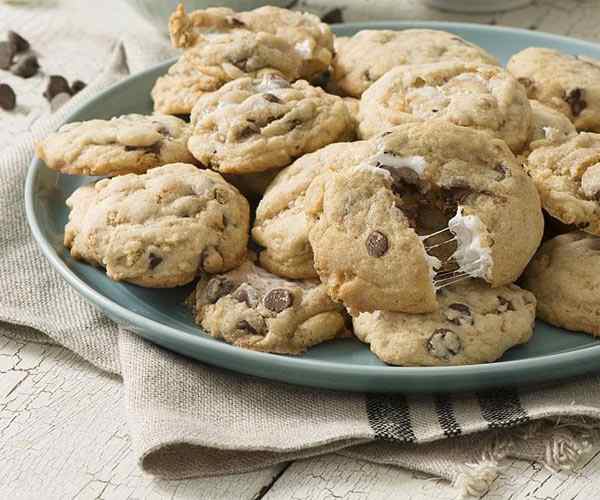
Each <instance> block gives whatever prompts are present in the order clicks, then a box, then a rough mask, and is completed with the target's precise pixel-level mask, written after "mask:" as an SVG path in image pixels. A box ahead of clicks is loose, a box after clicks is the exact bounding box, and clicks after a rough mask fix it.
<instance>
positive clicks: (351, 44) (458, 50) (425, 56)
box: [332, 29, 498, 97]
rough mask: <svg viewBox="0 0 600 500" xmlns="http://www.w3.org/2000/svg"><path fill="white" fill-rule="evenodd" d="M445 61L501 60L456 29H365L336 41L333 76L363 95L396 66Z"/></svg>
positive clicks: (349, 90) (346, 89) (356, 94)
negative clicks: (457, 32) (466, 39)
mask: <svg viewBox="0 0 600 500" xmlns="http://www.w3.org/2000/svg"><path fill="white" fill-rule="evenodd" d="M442 61H462V62H470V63H475V64H477V63H480V64H493V65H497V64H498V61H497V60H496V59H495V58H494V56H492V55H491V54H489V53H488V52H486V51H485V50H484V49H482V48H481V47H478V46H476V45H474V44H471V43H469V42H467V41H465V40H463V39H462V38H460V37H459V36H457V35H455V34H453V33H447V32H445V31H436V30H424V29H408V30H402V31H391V30H363V31H359V32H358V33H356V34H355V35H354V36H352V37H351V38H343V39H342V40H340V41H339V43H338V42H337V41H336V55H335V58H334V60H333V64H332V66H333V70H334V71H333V79H334V81H335V85H336V86H337V87H338V88H339V89H340V90H341V91H342V92H344V93H345V94H347V95H350V96H353V97H360V96H361V94H362V93H363V92H364V91H365V90H367V89H368V88H369V87H370V86H371V85H372V84H373V83H375V82H376V81H377V80H379V78H381V77H382V76H383V75H384V74H385V73H387V72H388V71H389V70H391V69H392V68H395V67H397V66H408V65H412V64H427V63H437V62H442Z"/></svg>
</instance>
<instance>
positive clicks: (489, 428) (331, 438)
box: [0, 25, 600, 494]
mask: <svg viewBox="0 0 600 500" xmlns="http://www.w3.org/2000/svg"><path fill="white" fill-rule="evenodd" d="M54 29H55V30H56V32H55V33H54V34H55V36H60V33H61V30H60V27H59V28H56V26H55V27H54ZM131 33H132V34H131V35H128V36H126V37H122V41H121V43H119V44H116V45H115V48H114V50H112V54H109V48H110V47H111V46H112V45H113V44H112V43H107V40H103V41H102V43H98V52H97V54H99V56H98V57H100V55H103V54H104V55H105V56H106V57H105V60H106V61H107V62H106V63H104V64H101V66H102V67H103V71H102V72H101V73H100V74H99V76H97V77H96V78H95V79H94V80H93V81H92V82H91V83H90V85H89V86H88V87H87V88H86V89H85V90H84V91H82V92H81V93H80V94H78V95H77V96H76V97H75V98H73V99H72V100H71V101H70V102H69V103H67V104H66V105H65V106H64V107H63V108H61V109H60V110H59V111H58V112H56V113H55V114H52V115H50V116H48V117H46V118H44V119H39V120H36V121H35V123H34V124H33V125H31V126H29V127H27V129H26V130H23V131H21V133H19V134H13V135H12V139H11V140H10V141H7V140H6V136H5V137H0V144H4V146H2V149H0V221H1V222H2V225H1V226H0V283H1V285H0V334H2V335H5V336H9V337H12V338H15V339H20V340H23V339H25V340H28V341H32V340H34V341H40V342H56V343H59V344H61V345H63V346H64V347H66V348H68V349H71V350H72V351H74V352H76V353H78V354H79V355H81V356H82V357H83V358H85V359H86V360H88V361H89V362H90V363H92V364H94V365H96V366H97V367H99V368H101V369H102V370H105V371H106V372H110V373H114V374H119V375H120V376H121V377H122V379H123V383H124V384H125V389H126V390H125V398H126V401H125V405H126V408H127V418H128V424H129V429H130V433H131V437H132V441H133V445H134V449H135V451H136V453H137V454H138V456H139V461H140V465H141V466H142V467H143V468H144V469H145V470H146V471H148V472H150V473H152V474H155V475H157V476H160V477H163V478H169V479H177V478H187V477H193V476H208V475H217V474H230V473H239V472H244V471H250V470H254V469H257V468H261V467H266V466H269V465H272V464H275V463H278V462H283V461H289V460H293V459H296V458H303V457H309V456H315V455H319V454H323V453H329V452H336V453H340V454H343V455H347V456H351V457H355V458H359V459H364V460H369V461H373V462H379V463H385V464H392V465H397V466H400V467H406V468H409V469H414V470H419V471H423V472H427V473H430V474H433V475H436V476H439V477H443V478H446V479H448V480H449V481H452V482H453V483H455V484H456V485H457V487H458V488H459V490H460V491H462V492H463V493H472V494H480V493H482V492H485V491H486V489H487V488H488V486H489V484H490V483H491V482H492V481H493V480H494V479H495V478H496V476H497V475H498V473H499V472H500V471H501V464H502V460H503V459H504V458H506V457H519V458H526V459H533V460H537V461H540V462H543V463H545V464H546V465H547V466H548V467H551V468H552V469H556V470H559V469H572V468H574V467H575V466H576V465H577V464H578V462H579V461H580V460H581V459H582V458H583V457H584V456H586V454H588V453H589V452H591V451H592V450H593V447H594V446H595V444H596V443H597V442H598V441H599V438H600V433H599V430H598V429H599V428H600V378H599V377H587V378H582V379H579V380H576V381H570V382H566V383H563V384H559V385H555V386H551V387H545V388H537V389H531V388H529V389H523V390H519V389H515V388H512V389H508V388H507V389H504V390H496V391H488V392H484V393H477V394H464V395H434V396H423V397H416V396H404V395H377V394H358V393H343V392H334V391H324V390H316V389H311V388H303V387H298V386H292V385H286V384H281V383H275V382H270V381H267V380H263V379H258V378H254V377H249V376H244V375H239V374H235V373H232V372H228V371H226V370H223V369H219V368H215V367H211V366H207V365H203V364H201V363H199V362H195V361H191V360H189V359H186V358H183V357H181V356H178V355H176V354H173V353H171V352H168V351H166V350H164V349H162V348H160V347H157V346H155V345H152V344H150V343H148V342H146V341H144V340H142V339H141V338H139V337H138V336H136V335H134V334H133V333H130V332H127V331H124V330H120V329H119V328H118V327H117V326H116V325H115V324H114V323H112V322H111V321H110V320H108V319H107V318H105V317H104V316H102V314H100V313H99V312H98V311H97V310H96V309H94V308H93V307H92V306H90V305H89V304H87V303H86V302H85V301H84V300H83V299H82V298H81V297H80V296H79V295H78V294H77V293H76V292H75V291H74V290H73V289H72V288H70V287H69V286H68V285H67V284H66V283H65V282H64V281H63V280H62V279H61V278H60V276H59V275H58V274H57V273H56V272H54V270H53V269H52V268H51V267H50V266H49V264H48V262H47V261H46V260H45V258H44V257H43V256H42V254H41V253H40V251H39V250H38V249H37V246H36V244H35V243H34V241H33V239H32V237H31V235H30V232H29V229H28V226H27V222H26V219H25V213H24V205H23V188H24V179H25V176H26V172H27V168H28V165H29V163H30V161H31V159H32V156H33V146H34V144H35V142H36V141H37V140H39V139H40V138H42V137H43V136H44V135H45V134H47V133H48V132H49V131H51V130H53V129H55V128H56V127H57V126H58V125H59V124H60V123H61V122H62V120H63V119H64V117H65V116H66V115H67V114H68V113H69V112H71V111H72V110H73V109H75V108H76V107H77V106H79V105H81V103H83V102H84V101H85V100H86V99H88V98H89V97H90V96H92V95H94V94H95V93H97V92H98V91H100V90H101V89H103V88H105V87H107V86H108V85H110V84H112V83H114V82H116V81H118V80H120V79H122V78H124V77H125V76H127V74H128V73H129V72H130V71H138V70H140V69H142V68H144V67H147V66H148V65H150V64H153V63H156V62H157V61H159V60H161V59H163V58H165V57H168V56H169V55H171V54H172V51H171V49H170V48H169V47H168V45H167V43H166V41H165V40H163V39H162V38H160V36H158V35H155V34H154V33H153V32H152V31H151V30H149V29H146V28H144V27H143V26H142V25H139V27H138V31H132V32H131ZM71 34H72V32H71ZM45 36H49V35H48V34H47V33H46V32H45ZM31 41H32V42H33V43H36V40H31ZM94 57H96V56H94ZM0 116H1V119H2V125H4V123H5V122H4V120H6V123H8V124H9V127H8V128H10V126H14V124H15V123H16V122H15V119H12V118H5V116H4V115H0ZM10 120H12V121H10ZM2 139H3V140H4V143H2V142H1V140H2ZM9 142H10V143H11V145H7V144H8V143H9Z"/></svg>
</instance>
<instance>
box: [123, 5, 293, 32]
mask: <svg viewBox="0 0 600 500" xmlns="http://www.w3.org/2000/svg"><path fill="white" fill-rule="evenodd" d="M126 1H127V3H129V4H130V5H131V6H132V7H133V8H134V9H135V10H136V11H137V12H139V13H140V14H141V15H142V16H144V17H145V18H146V19H147V20H148V21H150V22H151V23H152V24H153V25H154V26H155V27H156V28H157V29H159V30H160V31H162V32H164V33H168V31H169V16H170V15H171V13H172V12H173V11H174V10H175V8H176V7H177V5H179V4H180V3H181V0H126ZM183 3H184V5H185V8H186V10H187V11H188V12H190V11H192V10H196V9H206V8H208V7H230V8H232V9H234V10H252V9H256V8H257V7H262V6H263V5H275V6H276V7H286V6H287V5H289V4H290V3H292V0H186V1H185V2H183Z"/></svg>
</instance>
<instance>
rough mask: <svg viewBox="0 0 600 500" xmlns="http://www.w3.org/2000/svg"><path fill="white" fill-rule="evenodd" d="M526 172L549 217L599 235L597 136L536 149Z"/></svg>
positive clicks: (579, 136)
mask: <svg viewBox="0 0 600 500" xmlns="http://www.w3.org/2000/svg"><path fill="white" fill-rule="evenodd" d="M526 168H527V170H528V172H529V174H530V175H531V178H532V179H533V182H535V185H536V187H537V188H538V191H539V193H540V197H541V199H542V203H543V205H544V208H545V209H546V210H547V211H548V212H549V213H550V215H552V216H553V217H555V218H557V219H558V220H560V221H561V222H563V223H565V224H575V225H576V226H577V227H578V228H579V229H582V230H583V231H586V232H588V233H591V234H596V235H600V134H594V133H591V132H589V133H588V132H580V133H579V134H577V135H573V136H571V137H570V138H568V139H567V140H566V141H563V142H562V143H560V144H557V145H549V146H544V147H539V148H537V149H535V150H534V151H533V152H532V153H531V154H530V155H529V157H528V158H527V163H526Z"/></svg>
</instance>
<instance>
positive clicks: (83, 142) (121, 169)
mask: <svg viewBox="0 0 600 500" xmlns="http://www.w3.org/2000/svg"><path fill="white" fill-rule="evenodd" d="M189 136H190V128H189V125H188V124H187V123H186V122H184V121H183V120H180V119H179V118H175V117H174V116H166V115H151V116H145V115H136V114H132V115H123V116H119V117H118V118H112V119H110V120H89V121H85V122H73V123H67V124H66V125H63V126H62V127H60V128H59V129H58V131H56V132H54V133H52V134H50V135H48V136H47V137H46V138H45V139H44V140H43V141H41V142H40V143H39V144H38V145H37V147H36V154H37V156H38V157H39V158H40V159H42V160H43V161H44V162H45V163H46V165H47V166H48V167H49V168H51V169H53V170H58V171H59V172H61V173H63V174H74V175H106V176H114V175H121V174H129V173H143V172H145V171H146V170H148V169H150V168H153V167H158V166H161V165H165V164H167V163H174V162H193V161H194V158H193V156H192V155H191V154H190V153H189V151H188V149H187V141H188V138H189Z"/></svg>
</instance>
